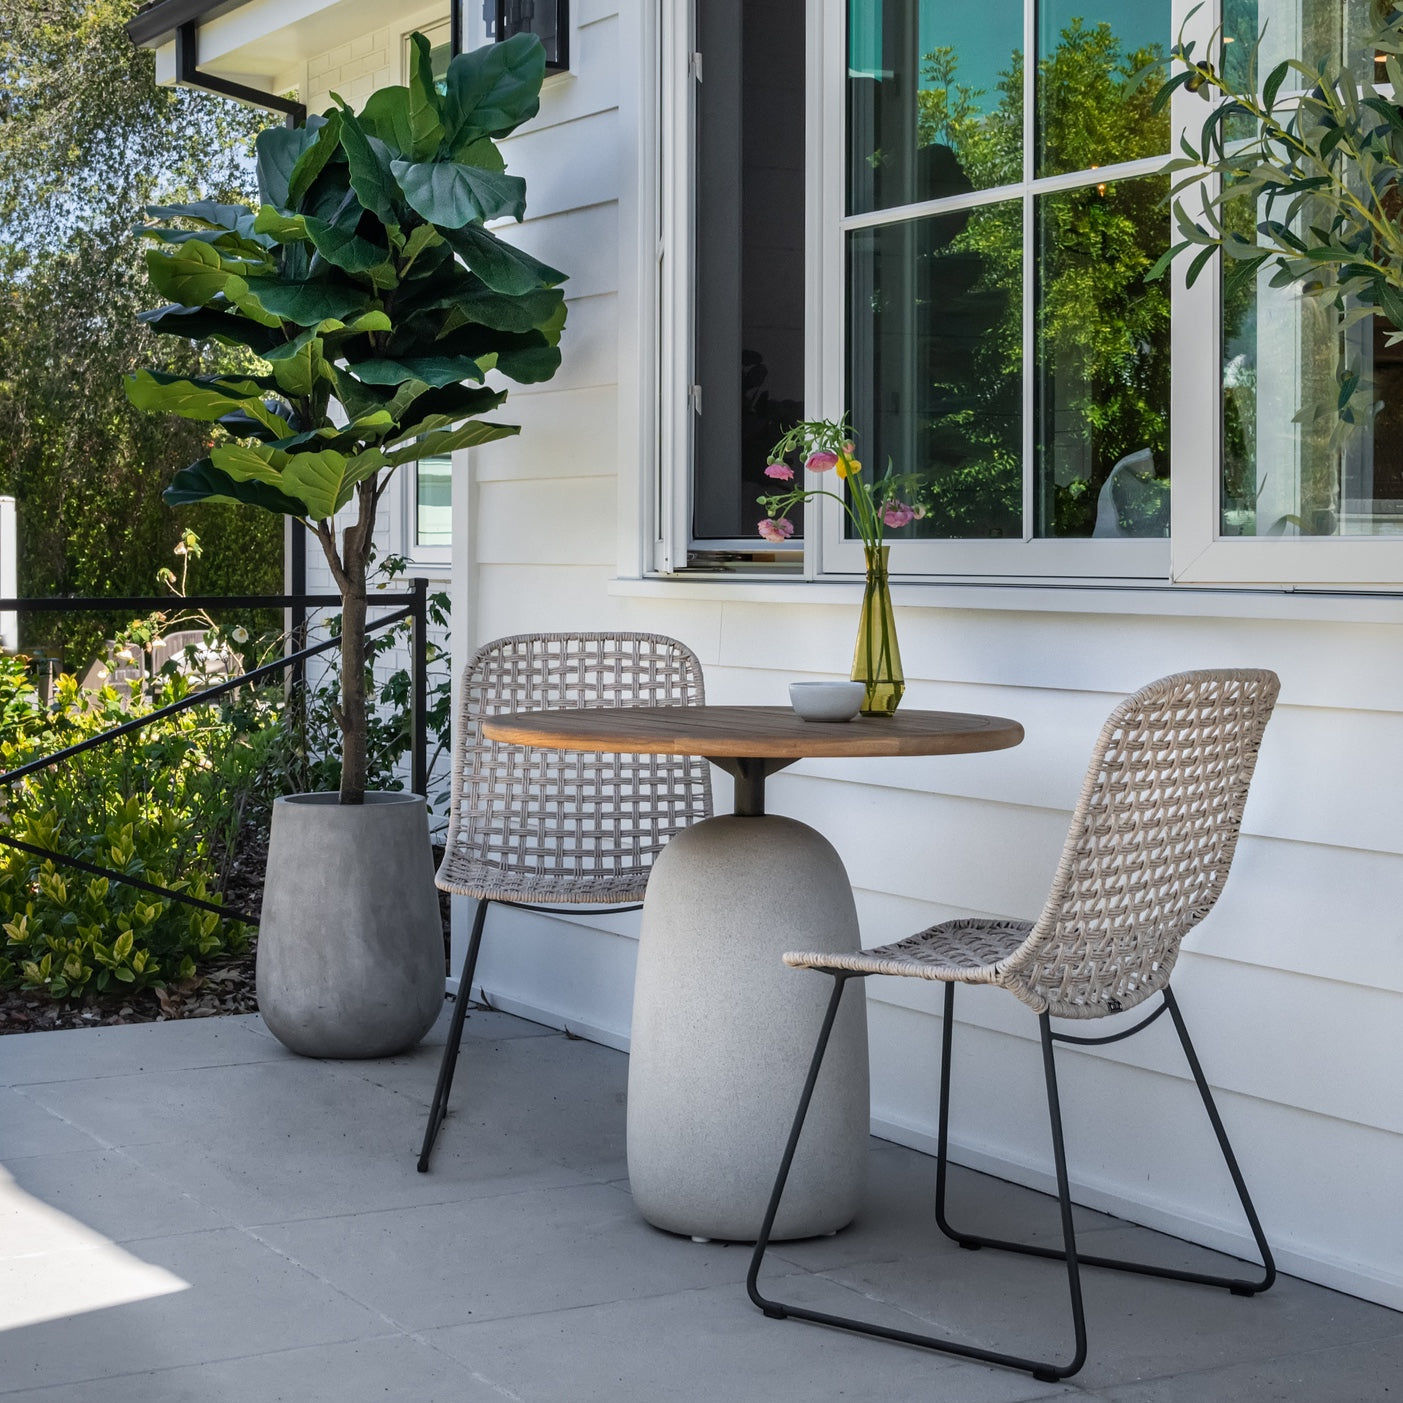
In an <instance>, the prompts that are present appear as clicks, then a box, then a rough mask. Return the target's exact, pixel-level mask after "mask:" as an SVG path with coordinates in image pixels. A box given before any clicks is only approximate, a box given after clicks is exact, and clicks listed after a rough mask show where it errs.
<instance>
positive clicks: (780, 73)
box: [692, 0, 805, 550]
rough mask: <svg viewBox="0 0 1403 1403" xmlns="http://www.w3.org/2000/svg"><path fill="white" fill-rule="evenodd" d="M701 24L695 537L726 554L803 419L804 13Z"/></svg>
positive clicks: (748, 532)
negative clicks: (783, 440) (782, 442)
mask: <svg viewBox="0 0 1403 1403" xmlns="http://www.w3.org/2000/svg"><path fill="white" fill-rule="evenodd" d="M697 25H698V43H699V45H700V47H701V50H702V52H703V53H704V54H705V55H706V69H705V73H706V81H705V82H702V83H698V84H697V85H696V102H697V134H696V141H697V147H696V161H697V197H696V201H697V224H696V246H695V247H696V273H695V277H696V303H695V312H696V347H695V362H694V365H695V377H696V378H695V384H696V385H697V387H698V389H699V391H700V394H699V395H698V396H697V397H696V399H695V401H694V405H693V408H694V427H695V436H694V439H693V445H694V446H693V461H694V464H695V467H694V471H693V507H692V533H693V537H694V540H695V541H696V542H697V543H699V544H700V543H704V542H720V543H722V544H721V545H719V546H717V547H715V549H721V550H725V549H728V548H735V547H734V546H731V545H730V544H729V543H736V545H740V544H744V545H745V546H747V547H752V546H753V543H754V542H755V541H756V535H755V526H756V523H757V522H758V521H759V519H760V516H761V513H760V511H759V509H758V508H757V506H756V502H755V499H756V498H757V497H759V496H760V495H762V494H763V493H766V492H768V491H769V490H770V489H771V488H772V487H773V486H774V484H773V483H772V482H771V481H770V480H769V479H768V478H766V477H765V465H766V463H768V462H769V451H770V449H771V448H772V447H773V446H774V444H775V442H776V440H777V439H779V438H780V436H781V435H782V434H783V433H784V431H785V430H786V429H788V428H789V427H790V425H792V424H794V423H796V422H798V421H799V420H801V419H802V418H803V417H804V158H805V138H804V67H803V63H802V61H801V60H802V55H803V52H804V4H803V0H760V2H759V3H757V0H744V3H742V0H701V3H699V5H698V8H697ZM795 539H796V541H797V539H798V537H797V534H796V537H795Z"/></svg>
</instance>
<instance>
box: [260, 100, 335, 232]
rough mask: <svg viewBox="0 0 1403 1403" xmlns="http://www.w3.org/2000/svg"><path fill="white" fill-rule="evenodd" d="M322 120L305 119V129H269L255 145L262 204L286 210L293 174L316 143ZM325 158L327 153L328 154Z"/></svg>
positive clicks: (323, 123)
mask: <svg viewBox="0 0 1403 1403" xmlns="http://www.w3.org/2000/svg"><path fill="white" fill-rule="evenodd" d="M325 124H326V118H325V117H319V116H316V115H315V114H314V115H313V116H310V117H308V118H307V125H306V126H305V127H268V128H266V129H265V130H264V131H261V132H259V133H258V139H257V140H256V141H255V142H254V144H253V146H254V151H255V153H256V156H257V160H256V165H257V170H258V196H259V200H260V201H261V202H262V203H263V204H265V205H273V206H274V207H275V208H277V209H282V210H285V209H288V208H289V206H290V205H291V203H292V201H291V199H290V198H289V196H290V192H291V189H292V178H293V172H294V171H296V169H297V163H298V161H300V160H301V159H302V157H303V156H304V155H305V154H306V153H307V152H308V151H310V150H311V149H312V147H313V146H315V145H316V144H317V139H318V136H319V135H320V133H321V130H322V127H323V126H324V125H325ZM327 154H328V156H329V155H330V152H328V153H327Z"/></svg>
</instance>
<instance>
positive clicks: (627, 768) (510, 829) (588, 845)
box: [437, 633, 711, 903]
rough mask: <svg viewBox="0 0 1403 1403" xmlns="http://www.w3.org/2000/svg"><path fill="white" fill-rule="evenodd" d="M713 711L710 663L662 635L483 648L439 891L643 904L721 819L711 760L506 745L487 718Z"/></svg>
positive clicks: (458, 747)
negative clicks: (711, 819)
mask: <svg viewBox="0 0 1403 1403" xmlns="http://www.w3.org/2000/svg"><path fill="white" fill-rule="evenodd" d="M704 700H705V695H704V692H703V683H702V671H701V664H700V663H699V662H698V661H697V658H696V655H695V654H694V653H693V652H692V651H691V649H690V648H687V647H686V646H685V645H684V644H681V643H679V642H677V640H676V639H672V638H665V637H662V636H660V635H658V634H650V633H575V634H557V633H542V634H522V635H518V636H515V637H512V638H499V639H497V641H496V642H494V643H488V644H486V645H485V646H483V647H482V648H479V649H478V651H477V653H476V654H474V656H473V658H472V659H471V661H470V662H469V663H468V665H467V667H466V668H465V670H464V673H463V687H462V696H461V699H460V702H459V713H458V733H457V738H456V741H455V751H454V760H453V806H452V811H451V813H450V815H449V824H448V836H447V839H446V843H445V847H446V852H445V855H444V859H443V864H442V866H441V867H440V868H439V872H438V878H437V880H438V885H439V886H440V887H441V888H443V889H444V890H445V891H453V892H458V893H459V894H461V895H464V896H477V897H490V898H493V899H495V900H500V901H529V902H547V903H556V902H593V903H601V902H602V903H614V902H629V901H640V900H642V897H643V891H644V888H645V887H646V885H647V882H648V873H649V871H650V869H651V867H652V864H653V859H654V858H655V857H656V856H657V854H658V853H659V852H660V851H661V849H662V847H663V845H664V844H665V843H666V842H667V840H668V839H669V838H671V837H672V835H673V834H674V833H676V832H678V831H679V830H680V829H682V828H685V827H687V826H688V825H689V824H691V823H695V822H696V821H697V820H699V819H703V818H706V817H708V816H709V815H710V813H711V778H710V771H709V770H708V768H707V763H706V761H705V760H702V759H699V758H695V757H690V756H684V755H604V754H590V753H586V752H580V751H568V750H560V751H557V750H547V749H538V748H530V749H528V748H526V747H523V746H518V745H503V744H499V743H498V742H496V741H491V740H487V739H486V738H485V737H484V736H483V734H482V720H483V718H484V717H485V716H490V715H493V714H495V713H499V712H505V711H543V710H548V709H553V708H557V707H587V706H692V705H700V704H701V703H702V702H703V701H704Z"/></svg>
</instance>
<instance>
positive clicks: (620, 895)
mask: <svg viewBox="0 0 1403 1403" xmlns="http://www.w3.org/2000/svg"><path fill="white" fill-rule="evenodd" d="M450 869H451V870H450ZM434 885H435V886H436V887H438V889H439V890H440V891H446V892H452V893H453V895H454V896H475V897H477V898H478V900H480V901H507V902H511V901H521V902H530V903H532V904H533V905H535V904H540V905H542V906H552V905H556V904H561V905H570V906H613V905H619V904H622V903H625V902H635V901H642V900H643V893H644V892H645V891H646V890H647V888H648V873H647V872H646V871H641V872H640V871H625V872H607V873H602V874H600V875H599V876H597V877H592V876H590V875H589V874H588V873H582V872H579V871H576V872H573V873H570V874H559V875H550V874H541V873H534V872H522V871H508V870H506V869H505V868H501V867H494V866H493V865H492V864H491V863H488V862H473V861H464V860H463V859H462V858H460V857H456V856H455V857H454V858H453V861H452V862H451V863H450V862H449V861H447V860H445V861H444V864H443V866H442V867H440V868H439V870H438V872H437V873H436V874H435V876H434Z"/></svg>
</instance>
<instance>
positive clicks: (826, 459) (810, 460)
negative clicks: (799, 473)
mask: <svg viewBox="0 0 1403 1403" xmlns="http://www.w3.org/2000/svg"><path fill="white" fill-rule="evenodd" d="M804 466H805V467H806V468H807V469H808V470H809V471H810V472H811V473H826V472H827V471H828V470H829V469H830V468H836V467H837V466H838V455H837V454H836V453H830V452H828V450H827V449H824V448H820V449H817V450H815V451H814V452H813V453H810V454H809V456H808V457H807V458H806V459H805V460H804Z"/></svg>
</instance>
